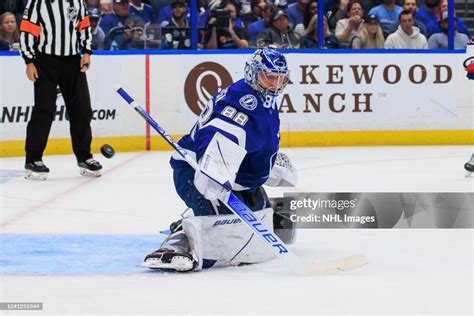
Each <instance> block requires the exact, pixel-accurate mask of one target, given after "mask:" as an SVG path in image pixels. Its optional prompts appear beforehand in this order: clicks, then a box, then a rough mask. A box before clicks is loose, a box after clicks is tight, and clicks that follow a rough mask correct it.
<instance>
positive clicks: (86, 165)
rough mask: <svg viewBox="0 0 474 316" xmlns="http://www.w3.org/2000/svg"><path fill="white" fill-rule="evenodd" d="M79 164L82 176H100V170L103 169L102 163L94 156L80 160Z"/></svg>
mask: <svg viewBox="0 0 474 316" xmlns="http://www.w3.org/2000/svg"><path fill="white" fill-rule="evenodd" d="M77 165H78V166H79V171H80V173H81V176H85V177H100V175H101V174H100V170H101V169H102V165H101V164H100V163H99V162H98V161H97V160H95V159H94V158H89V159H87V160H85V161H82V162H79V163H78V164H77Z"/></svg>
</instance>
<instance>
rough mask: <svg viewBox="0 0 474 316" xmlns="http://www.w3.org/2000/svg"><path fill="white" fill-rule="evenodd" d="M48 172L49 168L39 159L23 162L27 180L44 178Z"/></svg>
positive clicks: (46, 177)
mask: <svg viewBox="0 0 474 316" xmlns="http://www.w3.org/2000/svg"><path fill="white" fill-rule="evenodd" d="M48 173H49V168H48V167H46V165H45V164H44V163H43V161H41V160H38V161H35V162H27V163H25V179H27V180H46V179H48Z"/></svg>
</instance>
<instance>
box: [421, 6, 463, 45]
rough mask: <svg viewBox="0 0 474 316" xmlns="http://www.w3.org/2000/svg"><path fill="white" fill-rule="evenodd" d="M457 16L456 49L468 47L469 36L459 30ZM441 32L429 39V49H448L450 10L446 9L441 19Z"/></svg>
mask: <svg viewBox="0 0 474 316" xmlns="http://www.w3.org/2000/svg"><path fill="white" fill-rule="evenodd" d="M457 21H458V19H457V18H454V49H466V47H467V42H468V41H469V37H468V36H467V35H466V34H463V33H459V32H458V31H457ZM440 27H441V32H439V33H435V34H433V35H431V36H430V38H429V39H428V48H429V49H448V11H444V12H443V15H442V17H441V21H440Z"/></svg>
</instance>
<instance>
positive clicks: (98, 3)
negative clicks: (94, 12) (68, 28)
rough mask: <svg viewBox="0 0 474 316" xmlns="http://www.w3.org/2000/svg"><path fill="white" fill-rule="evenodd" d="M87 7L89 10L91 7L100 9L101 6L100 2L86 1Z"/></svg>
mask: <svg viewBox="0 0 474 316" xmlns="http://www.w3.org/2000/svg"><path fill="white" fill-rule="evenodd" d="M85 2H86V5H87V7H88V8H90V7H96V8H98V7H99V6H100V1H99V0H86V1H85Z"/></svg>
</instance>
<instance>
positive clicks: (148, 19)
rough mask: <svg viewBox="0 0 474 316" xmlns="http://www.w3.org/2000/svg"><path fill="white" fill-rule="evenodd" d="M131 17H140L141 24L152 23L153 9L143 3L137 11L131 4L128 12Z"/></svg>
mask: <svg viewBox="0 0 474 316" xmlns="http://www.w3.org/2000/svg"><path fill="white" fill-rule="evenodd" d="M128 12H129V13H130V15H131V16H138V17H140V18H141V19H142V20H143V22H144V23H145V24H146V23H153V21H154V20H153V8H152V7H151V5H149V4H146V3H143V4H142V8H141V9H137V8H136V7H134V6H133V5H132V4H131V5H130V9H129V11H128Z"/></svg>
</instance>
